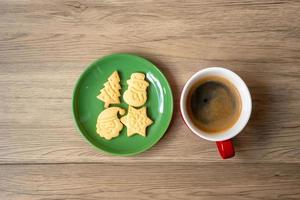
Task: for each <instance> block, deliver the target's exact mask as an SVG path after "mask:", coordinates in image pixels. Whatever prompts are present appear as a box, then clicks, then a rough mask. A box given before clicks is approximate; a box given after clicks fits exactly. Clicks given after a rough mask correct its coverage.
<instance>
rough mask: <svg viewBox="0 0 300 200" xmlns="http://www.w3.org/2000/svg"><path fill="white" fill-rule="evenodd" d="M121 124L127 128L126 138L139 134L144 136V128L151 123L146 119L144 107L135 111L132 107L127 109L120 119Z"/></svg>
mask: <svg viewBox="0 0 300 200" xmlns="http://www.w3.org/2000/svg"><path fill="white" fill-rule="evenodd" d="M121 122H122V123H123V124H124V125H125V126H126V127H127V136H132V135H134V134H140V135H142V136H144V137H145V136H146V128H147V126H149V125H150V124H152V123H153V121H152V120H151V119H150V118H148V117H147V111H146V107H145V106H144V107H142V108H140V109H135V108H134V107H131V106H129V107H128V113H127V115H126V116H124V117H122V118H121Z"/></svg>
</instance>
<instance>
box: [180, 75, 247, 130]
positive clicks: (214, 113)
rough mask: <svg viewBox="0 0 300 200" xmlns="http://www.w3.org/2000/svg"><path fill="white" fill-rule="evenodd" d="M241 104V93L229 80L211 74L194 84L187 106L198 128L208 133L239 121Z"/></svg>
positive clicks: (226, 127)
mask: <svg viewBox="0 0 300 200" xmlns="http://www.w3.org/2000/svg"><path fill="white" fill-rule="evenodd" d="M241 104H242V103H241V97H240V94H239V92H238V90H237V89H236V88H235V86H234V85H233V84H232V83H231V82H230V81H229V80H227V79H225V78H222V77H219V76H209V77H205V78H203V79H200V80H199V81H198V82H196V83H195V84H194V85H192V87H191V89H190V91H189V92H188V97H187V105H186V106H187V111H188V115H189V117H190V118H191V120H192V122H193V124H194V125H195V126H196V127H197V128H199V129H200V130H203V131H205V132H208V133H219V132H223V131H225V130H227V129H229V128H231V127H232V126H233V125H234V124H235V123H236V122H237V120H238V119H239V116H240V114H241V107H242V105H241Z"/></svg>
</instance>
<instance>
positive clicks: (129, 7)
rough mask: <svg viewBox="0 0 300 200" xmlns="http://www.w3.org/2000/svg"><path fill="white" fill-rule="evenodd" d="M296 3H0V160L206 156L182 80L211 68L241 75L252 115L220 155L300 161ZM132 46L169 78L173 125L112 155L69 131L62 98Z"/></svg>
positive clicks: (213, 156) (212, 153)
mask: <svg viewBox="0 0 300 200" xmlns="http://www.w3.org/2000/svg"><path fill="white" fill-rule="evenodd" d="M299 11H300V4H299V2H297V1H264V2H262V1H245V2H240V1H231V2H223V1H201V2H198V1H189V2H185V3H182V2H180V1H175V3H174V4H169V3H168V4H167V3H164V2H152V1H145V2H135V3H131V1H122V2H119V1H110V2H106V1H105V2H99V1H87V3H80V2H77V1H68V2H63V1H51V2H47V3H42V2H40V1H30V2H27V1H24V2H17V1H1V2H0V22H1V23H0V84H1V85H0V86H1V87H0V102H1V105H0V133H1V134H0V149H1V151H0V162H1V163H23V162H25V163H31V162H35V163H39V162H45V163H51V162H60V163H61V162H166V161H168V162H175V161H178V160H181V161H191V162H204V161H205V162H215V161H218V160H219V156H218V155H217V152H216V149H215V145H214V144H213V143H211V142H207V141H204V140H201V139H198V138H197V137H196V136H194V135H193V134H191V133H190V131H189V130H188V129H187V128H186V127H185V125H184V124H183V122H182V120H181V119H180V116H179V112H178V101H179V96H180V91H181V88H182V87H183V85H184V83H185V81H186V80H187V79H188V78H189V77H190V76H191V75H192V74H193V73H195V72H196V71H198V70H199V69H202V68H204V67H209V66H226V67H228V68H230V69H232V70H234V71H236V72H237V73H238V74H240V75H241V76H242V77H243V78H244V79H245V81H246V82H247V84H248V85H249V87H250V90H251V93H252V96H253V103H254V107H253V115H252V118H251V121H250V123H249V126H248V127H247V128H246V129H245V130H244V132H243V134H241V135H240V136H238V137H237V138H236V139H235V143H236V145H237V151H238V154H237V157H236V158H234V159H232V160H230V161H229V162H242V163H243V162H250V163H256V162H261V163H263V162H285V163H299V162H300V157H299V155H300V154H299V153H300V145H299V142H300V135H299V134H298V133H299V131H300V123H299V120H298V119H300V101H299V100H300V99H299V97H300V67H299V64H300V54H299V52H300V34H299V30H300V26H299V23H298V19H299V13H300V12H299ZM114 52H131V53H137V54H139V55H141V56H144V57H146V58H148V59H150V60H151V61H153V62H154V63H156V64H157V65H158V66H159V67H160V68H161V70H162V71H163V72H164V73H165V74H166V76H167V77H168V79H169V80H170V82H171V85H172V89H173V92H174V98H175V113H174V118H173V122H172V124H171V126H170V129H169V130H168V133H167V134H166V136H165V137H164V138H163V139H162V140H161V141H160V142H159V143H158V144H157V145H156V146H155V147H154V148H153V149H151V150H150V151H148V152H145V153H144V154H141V155H140V156H136V157H133V158H119V157H111V156H107V155H105V154H102V153H98V152H96V151H94V150H93V149H92V148H90V147H89V146H88V145H87V144H85V142H84V141H83V140H82V138H81V137H80V136H79V134H78V132H77V131H76V130H75V128H74V125H73V122H72V116H71V94H72V89H73V86H74V84H75V81H76V79H77V78H78V76H79V75H80V73H81V72H82V71H83V70H84V68H85V66H87V65H88V64H89V63H91V62H92V61H93V60H94V59H96V58H98V57H101V56H103V55H106V54H109V53H114Z"/></svg>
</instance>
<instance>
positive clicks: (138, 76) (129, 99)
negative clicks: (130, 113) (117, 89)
mask: <svg viewBox="0 0 300 200" xmlns="http://www.w3.org/2000/svg"><path fill="white" fill-rule="evenodd" d="M127 84H128V89H127V90H126V91H125V92H124V95H123V99H124V101H125V102H126V103H127V104H128V105H130V106H135V107H139V106H142V105H144V104H145V102H146V101H147V91H146V90H147V87H148V86H149V83H148V82H147V81H145V74H143V73H133V74H131V76H130V79H129V80H128V81H127Z"/></svg>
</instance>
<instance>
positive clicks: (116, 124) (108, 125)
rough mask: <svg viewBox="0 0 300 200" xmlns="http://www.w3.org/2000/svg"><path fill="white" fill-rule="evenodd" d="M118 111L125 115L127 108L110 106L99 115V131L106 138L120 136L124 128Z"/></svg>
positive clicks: (97, 125)
mask: <svg viewBox="0 0 300 200" xmlns="http://www.w3.org/2000/svg"><path fill="white" fill-rule="evenodd" d="M118 113H119V114H120V115H124V114H125V110H124V109H122V108H119V107H110V108H107V109H105V110H103V111H102V112H101V113H100V114H99V116H98V119H97V124H96V128H97V133H98V134H99V135H100V136H101V137H104V138H105V139H106V140H111V139H112V138H114V137H118V136H119V132H120V131H121V130H122V128H123V124H122V123H121V122H120V120H119V118H118Z"/></svg>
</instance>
